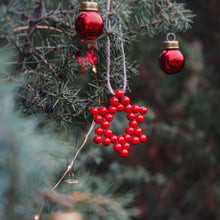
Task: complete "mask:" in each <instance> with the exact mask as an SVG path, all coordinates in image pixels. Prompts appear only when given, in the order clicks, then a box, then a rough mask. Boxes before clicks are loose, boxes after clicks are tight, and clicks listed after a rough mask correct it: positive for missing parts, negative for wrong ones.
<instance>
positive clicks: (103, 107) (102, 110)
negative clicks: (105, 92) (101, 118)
mask: <svg viewBox="0 0 220 220" xmlns="http://www.w3.org/2000/svg"><path fill="white" fill-rule="evenodd" d="M107 111H108V109H107V108H106V107H105V106H102V107H100V108H99V114H101V115H105V114H106V113H107Z"/></svg>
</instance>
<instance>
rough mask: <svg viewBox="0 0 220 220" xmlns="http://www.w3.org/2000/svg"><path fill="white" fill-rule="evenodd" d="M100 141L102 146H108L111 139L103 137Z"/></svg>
mask: <svg viewBox="0 0 220 220" xmlns="http://www.w3.org/2000/svg"><path fill="white" fill-rule="evenodd" d="M102 143H103V145H104V146H109V145H110V144H111V140H110V139H109V138H107V137H105V138H103V140H102Z"/></svg>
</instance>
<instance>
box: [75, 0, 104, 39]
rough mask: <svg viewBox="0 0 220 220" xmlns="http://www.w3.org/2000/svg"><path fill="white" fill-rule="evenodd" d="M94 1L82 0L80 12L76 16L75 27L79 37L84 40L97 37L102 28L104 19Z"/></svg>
mask: <svg viewBox="0 0 220 220" xmlns="http://www.w3.org/2000/svg"><path fill="white" fill-rule="evenodd" d="M98 9H99V5H98V3H96V2H88V1H85V2H82V5H81V12H80V13H79V15H78V16H77V18H76V22H75V29H76V32H77V34H78V35H79V37H81V38H82V39H86V40H94V39H96V38H98V37H99V36H100V35H101V34H102V33H103V30H104V21H103V18H102V16H101V15H100V14H99V12H98Z"/></svg>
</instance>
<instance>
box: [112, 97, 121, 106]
mask: <svg viewBox="0 0 220 220" xmlns="http://www.w3.org/2000/svg"><path fill="white" fill-rule="evenodd" d="M118 103H119V100H118V99H117V98H115V97H112V98H111V99H110V104H111V105H115V106H117V105H118Z"/></svg>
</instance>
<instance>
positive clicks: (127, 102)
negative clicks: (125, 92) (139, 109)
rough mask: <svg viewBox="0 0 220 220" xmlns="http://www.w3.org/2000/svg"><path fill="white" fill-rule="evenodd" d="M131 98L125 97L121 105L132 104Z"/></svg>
mask: <svg viewBox="0 0 220 220" xmlns="http://www.w3.org/2000/svg"><path fill="white" fill-rule="evenodd" d="M130 101H131V100H130V98H129V97H128V96H123V97H122V99H121V103H122V104H123V105H128V104H129V103H130Z"/></svg>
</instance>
